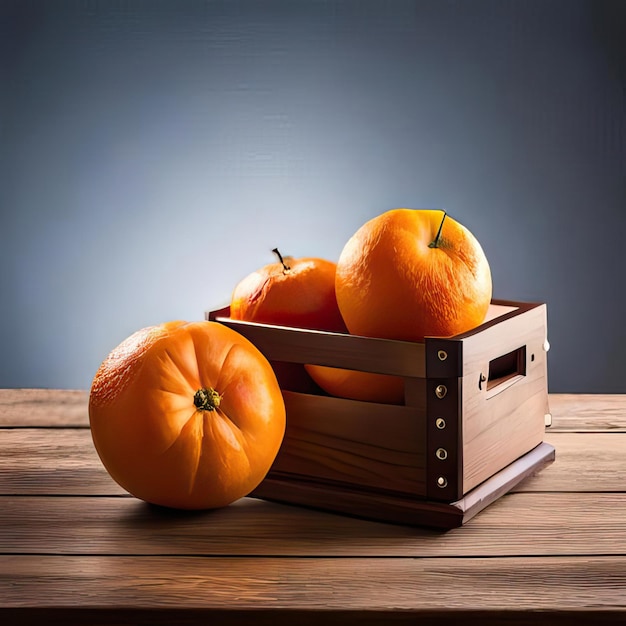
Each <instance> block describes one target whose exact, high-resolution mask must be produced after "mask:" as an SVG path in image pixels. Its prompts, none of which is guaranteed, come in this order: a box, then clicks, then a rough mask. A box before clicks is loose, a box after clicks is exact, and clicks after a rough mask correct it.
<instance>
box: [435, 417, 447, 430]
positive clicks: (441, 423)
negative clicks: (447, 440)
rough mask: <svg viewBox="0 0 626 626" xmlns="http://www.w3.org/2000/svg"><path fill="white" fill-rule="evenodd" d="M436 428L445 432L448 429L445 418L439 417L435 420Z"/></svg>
mask: <svg viewBox="0 0 626 626" xmlns="http://www.w3.org/2000/svg"><path fill="white" fill-rule="evenodd" d="M435 426H436V427H437V428H438V429H439V430H443V429H444V428H445V427H446V420H444V419H443V417H438V418H437V419H436V420H435Z"/></svg>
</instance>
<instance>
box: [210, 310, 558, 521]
mask: <svg viewBox="0 0 626 626" xmlns="http://www.w3.org/2000/svg"><path fill="white" fill-rule="evenodd" d="M206 317H207V319H210V320H215V321H218V322H220V323H222V324H225V325H227V326H229V327H231V328H233V329H234V330H236V331H237V332H239V333H241V334H242V335H244V336H246V337H247V338H248V339H250V340H251V341H252V342H253V343H254V344H255V345H256V346H257V347H258V348H259V349H260V350H261V352H262V353H263V354H265V356H266V357H267V358H268V359H269V361H270V362H271V363H272V365H273V366H274V369H275V371H276V374H277V377H278V380H279V382H280V385H281V388H282V390H283V395H284V398H285V404H286V408H287V429H286V433H285V438H284V441H283V444H282V446H281V449H280V452H279V454H278V456H277V458H276V460H275V462H274V464H273V466H272V468H271V470H270V472H269V473H268V475H267V477H266V478H265V480H264V481H263V482H262V483H261V485H259V487H258V488H257V489H256V490H255V491H254V492H253V493H252V494H251V495H253V496H256V497H260V498H265V499H269V500H276V501H280V502H287V503H291V504H297V505H301V506H309V507H314V508H320V509H325V510H328V511H334V512H337V513H343V514H348V515H355V516H359V517H365V518H369V519H374V520H380V521H387V522H395V523H402V524H408V525H420V526H422V525H423V526H432V527H439V528H453V527H457V526H460V525H462V524H464V523H465V522H467V521H468V520H469V519H470V518H471V517H473V516H474V515H475V514H476V513H478V512H479V511H480V510H482V509H483V508H485V507H486V506H487V505H489V504H490V503H491V502H493V501H494V500H496V499H497V498H499V497H500V496H501V495H503V494H504V493H506V492H507V491H508V490H510V489H511V488H512V487H513V486H514V485H516V484H517V483H518V482H520V481H521V480H522V479H523V478H525V477H526V476H528V475H530V474H532V473H534V472H536V471H538V470H539V469H541V468H542V467H544V466H545V465H547V464H549V463H551V462H552V461H553V460H554V455H555V452H554V448H553V447H552V446H550V445H548V444H547V443H545V442H543V437H544V431H545V425H546V424H547V423H548V420H549V416H550V414H549V408H548V389H547V350H548V343H547V322H546V306H545V304H531V303H521V302H509V301H501V300H494V301H493V302H492V304H491V306H490V310H489V314H488V316H487V318H486V320H485V322H484V323H483V324H481V325H480V326H479V327H477V328H475V329H473V330H472V331H470V332H467V333H464V334H461V335H456V336H454V337H449V338H437V337H432V338H430V337H429V338H426V340H425V341H424V342H423V343H417V342H405V341H392V340H385V339H374V338H367V337H360V336H352V335H346V334H341V333H328V332H323V331H314V330H302V329H296V328H288V327H283V326H270V325H266V324H257V323H249V322H241V321H237V320H232V319H230V317H229V310H228V307H226V308H223V309H220V310H216V311H211V312H209V313H207V315H206ZM305 363H312V364H318V365H328V366H334V367H341V368H348V369H355V370H361V371H366V372H376V373H383V374H390V375H394V376H399V377H402V378H403V380H404V403H403V404H402V405H390V404H379V403H373V402H361V401H355V400H347V399H343V398H336V397H331V396H329V395H327V394H325V393H324V392H323V391H322V390H321V389H319V387H317V385H315V383H314V382H313V381H312V380H311V378H310V377H309V376H308V374H307V373H306V371H305V369H304V364H305Z"/></svg>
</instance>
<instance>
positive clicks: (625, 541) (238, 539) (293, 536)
mask: <svg viewBox="0 0 626 626" xmlns="http://www.w3.org/2000/svg"><path fill="white" fill-rule="evenodd" d="M0 507H1V509H2V525H1V526H0V553H3V554H20V553H24V554H91V555H96V554H108V555H124V554H126V555H132V554H136V555H190V556H191V555H193V556H216V555H240V556H246V555H266V556H276V555H281V556H308V557H329V556H381V557H382V556H396V557H425V556H429V557H431V556H437V557H440V556H447V557H470V556H493V557H495V556H499V557H503V556H505V557H510V556H536V555H542V556H567V555H586V556H591V555H594V554H614V555H623V556H626V494H552V493H545V494H544V493H518V494H512V495H507V496H504V497H502V498H501V499H500V500H498V501H497V502H495V503H494V504H492V505H491V506H490V507H488V508H487V509H485V510H484V511H482V512H481V513H479V514H478V515H477V516H476V517H475V518H474V519H473V520H472V521H471V522H470V523H469V524H467V525H466V526H463V527H461V528H457V529H454V530H451V531H448V532H445V533H444V532H440V531H433V530H427V529H422V528H410V527H406V526H398V525H392V524H382V523H376V522H371V521H366V520H358V519H353V518H349V517H346V516H343V515H333V514H330V513H322V512H318V511H312V510H307V509H304V508H301V507H296V506H288V505H280V504H274V503H270V502H265V501H262V500H255V499H252V498H243V499H241V500H238V501H237V502H235V503H233V504H232V505H230V506H229V507H226V508H223V509H219V510H216V511H207V512H196V513H189V512H180V511H170V510H164V509H160V508H156V507H152V506H149V505H147V504H145V503H143V502H140V501H138V500H136V499H134V498H114V497H100V498H85V497H73V498H66V497H60V496H59V497H44V496H40V497H28V496H22V497H10V496H4V497H1V498H0ZM564 511H566V513H563V512H564Z"/></svg>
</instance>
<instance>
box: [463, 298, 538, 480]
mask: <svg viewBox="0 0 626 626" xmlns="http://www.w3.org/2000/svg"><path fill="white" fill-rule="evenodd" d="M546 335H547V325H546V308H545V306H543V305H542V306H538V307H535V308H533V309H530V310H528V311H525V312H524V313H522V314H520V315H518V316H515V317H512V318H510V319H507V320H506V321H503V322H502V323H501V324H497V325H495V326H492V327H490V328H488V329H486V330H485V331H484V332H481V333H479V334H477V335H473V336H471V337H468V338H467V339H465V340H463V379H462V390H461V394H462V402H461V406H462V420H463V421H462V442H463V444H462V445H463V491H464V492H467V491H469V490H470V489H472V488H474V487H475V486H476V485H478V484H480V483H481V482H482V481H484V480H486V479H487V478H489V477H490V476H492V475H493V474H495V473H496V472H498V471H499V470H501V469H502V468H503V467H505V466H506V465H508V464H509V463H511V462H513V461H514V460H515V459H517V458H519V457H520V456H521V455H523V454H525V453H526V452H528V451H529V450H532V449H533V448H534V447H535V446H537V445H538V444H539V443H541V442H542V441H543V437H544V432H545V421H544V415H545V413H546V410H547V403H548V385H547V354H546V349H545V342H546ZM503 355H511V358H509V359H508V361H510V364H509V365H507V366H506V367H509V368H510V371H508V372H507V371H505V372H504V375H503V376H501V378H496V379H492V380H489V378H490V374H489V372H490V367H491V370H493V369H494V363H498V361H499V360H500V359H501V358H502V357H503Z"/></svg>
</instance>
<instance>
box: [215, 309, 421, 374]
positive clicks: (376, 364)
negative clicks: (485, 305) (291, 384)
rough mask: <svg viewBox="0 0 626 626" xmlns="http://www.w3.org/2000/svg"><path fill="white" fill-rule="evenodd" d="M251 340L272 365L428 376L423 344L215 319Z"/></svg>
mask: <svg viewBox="0 0 626 626" xmlns="http://www.w3.org/2000/svg"><path fill="white" fill-rule="evenodd" d="M212 319H214V320H215V321H218V322H220V323H222V324H224V325H226V326H228V327H230V328H232V329H234V330H236V331H237V332H238V333H240V334H241V335H243V336H244V337H246V338H247V339H249V340H250V341H251V342H252V343H253V344H254V345H255V346H256V347H257V348H258V349H259V350H260V351H261V352H262V353H263V354H264V355H265V356H266V357H267V358H268V359H269V360H270V361H286V362H291V363H311V364H314V365H328V366H330V367H340V368H347V369H353V370H360V371H364V372H374V373H377V374H389V375H392V376H410V377H418V378H420V377H421V378H424V377H425V376H426V358H425V347H424V344H423V343H418V342H409V341H393V340H388V339H377V338H372V337H360V336H357V335H347V334H342V333H329V332H324V331H317V330H307V329H299V328H287V327H283V326H270V325H267V324H255V323H251V322H242V321H239V320H232V319H230V318H228V317H220V316H217V317H214V318H212Z"/></svg>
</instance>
